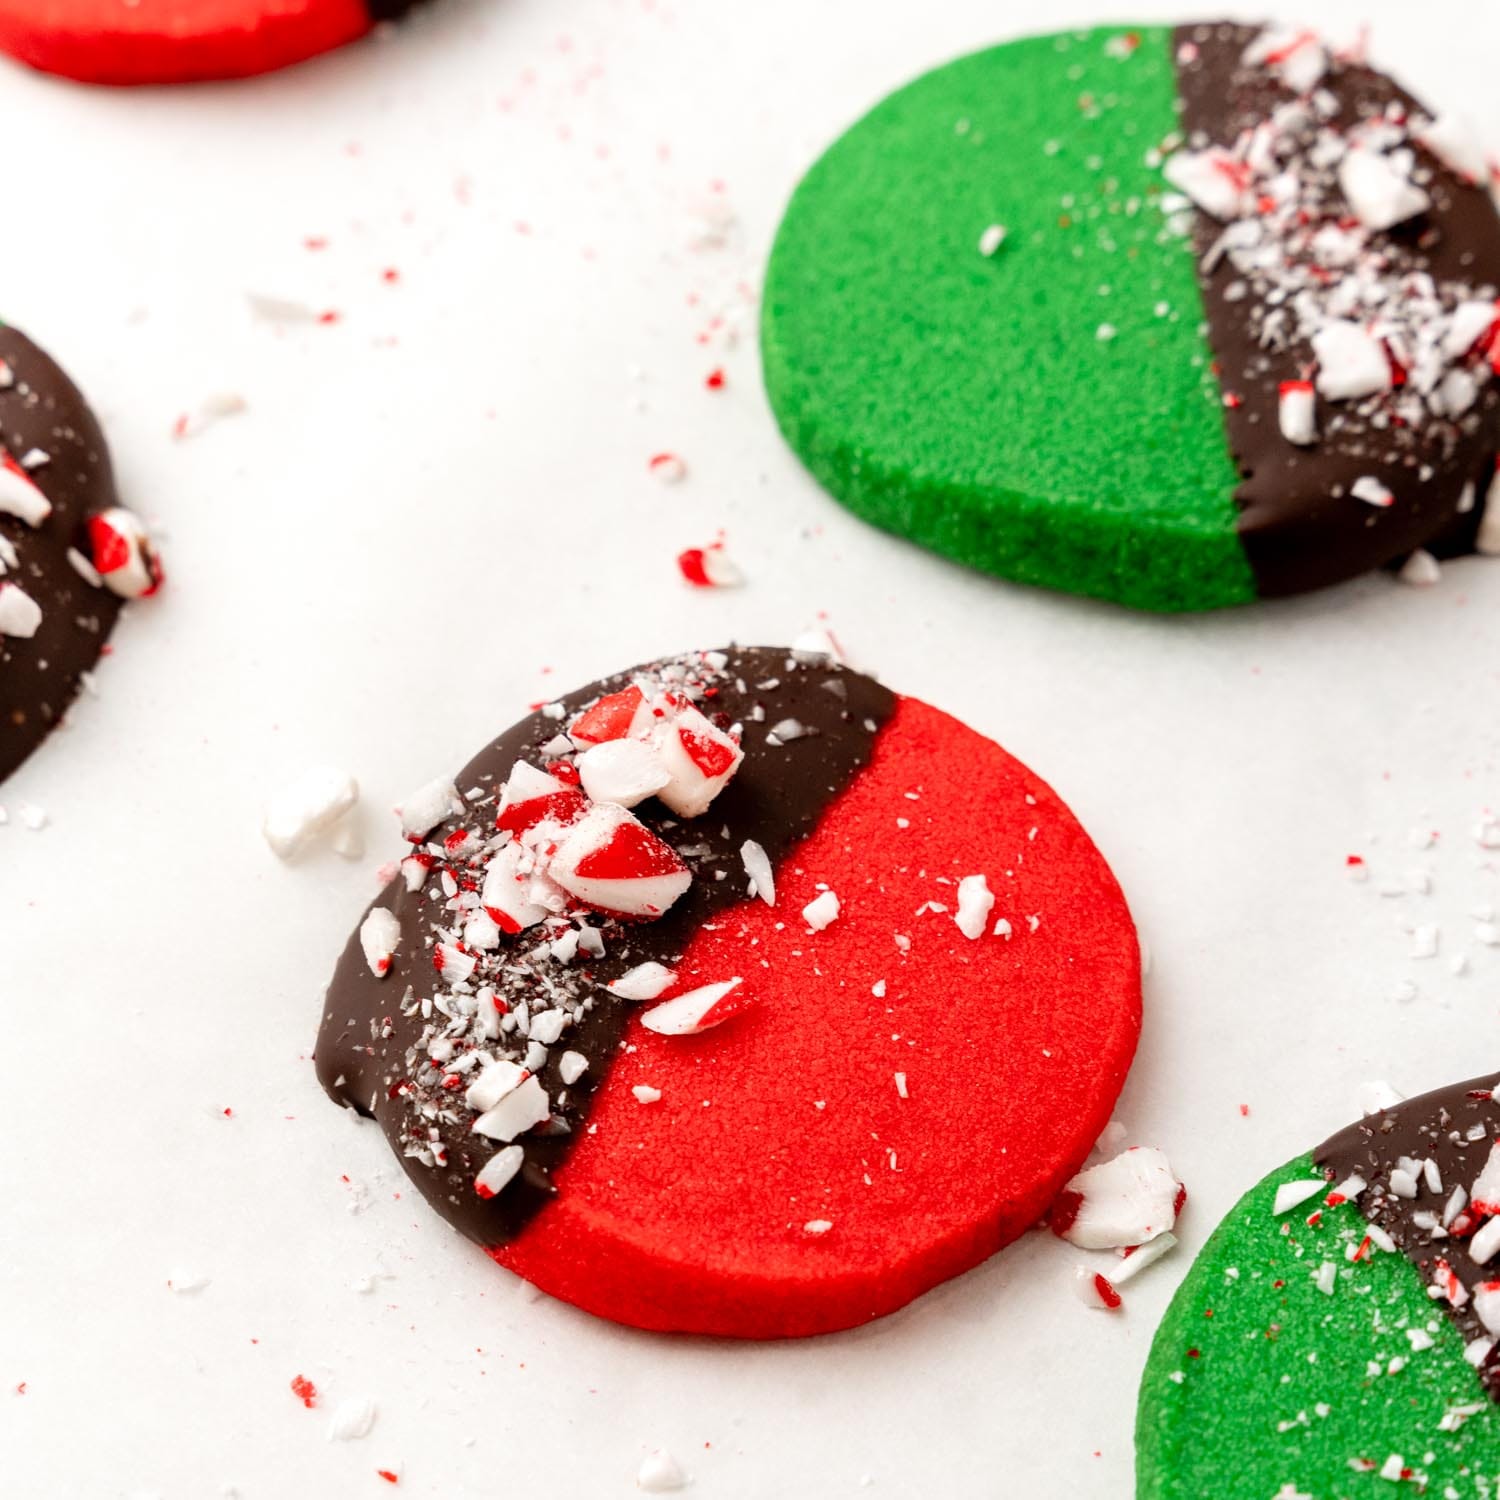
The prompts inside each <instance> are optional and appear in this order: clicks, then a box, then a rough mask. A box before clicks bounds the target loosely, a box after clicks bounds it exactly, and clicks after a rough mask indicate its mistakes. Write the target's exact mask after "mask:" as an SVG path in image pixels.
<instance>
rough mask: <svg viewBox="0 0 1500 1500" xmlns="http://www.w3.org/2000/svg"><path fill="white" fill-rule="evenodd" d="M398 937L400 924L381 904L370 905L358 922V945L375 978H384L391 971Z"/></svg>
mask: <svg viewBox="0 0 1500 1500" xmlns="http://www.w3.org/2000/svg"><path fill="white" fill-rule="evenodd" d="M400 937H401V924H400V923H399V922H398V921H397V920H396V918H395V916H394V914H393V913H391V912H390V911H388V910H386V908H385V907H383V906H372V907H371V908H370V910H369V912H368V913H367V914H366V916H365V919H364V921H363V922H361V923H360V924H359V946H360V948H361V949H363V951H364V955H365V962H366V963H367V964H369V966H370V972H371V973H372V974H373V975H374V976H375V977H376V978H377V979H384V978H385V976H386V975H387V974H389V973H390V972H391V959H392V957H393V956H394V955H395V952H396V944H397V942H398V940H399V939H400Z"/></svg>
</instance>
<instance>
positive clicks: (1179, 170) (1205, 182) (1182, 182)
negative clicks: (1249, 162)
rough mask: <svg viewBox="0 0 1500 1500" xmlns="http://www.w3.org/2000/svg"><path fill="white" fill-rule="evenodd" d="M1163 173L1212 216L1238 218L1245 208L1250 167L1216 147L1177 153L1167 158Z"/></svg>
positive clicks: (1226, 218) (1226, 219) (1227, 218)
mask: <svg viewBox="0 0 1500 1500" xmlns="http://www.w3.org/2000/svg"><path fill="white" fill-rule="evenodd" d="M1162 175H1163V176H1164V177H1165V178H1166V179H1167V181H1168V182H1170V183H1171V184H1172V186H1173V187H1175V188H1176V189H1177V190H1178V191H1179V192H1181V193H1186V194H1187V196H1188V197H1189V198H1191V199H1192V200H1193V202H1194V203H1196V204H1197V205H1198V207H1199V208H1201V209H1202V210H1203V212H1204V213H1206V214H1209V215H1211V216H1212V217H1213V218H1215V219H1221V220H1225V221H1228V220H1230V219H1237V218H1238V217H1239V216H1240V214H1241V213H1242V212H1243V211H1244V208H1245V193H1246V189H1247V188H1248V187H1249V185H1250V169H1249V168H1248V167H1247V166H1246V165H1245V163H1244V162H1242V161H1240V160H1239V158H1238V157H1236V156H1232V155H1231V154H1230V153H1229V152H1228V151H1224V150H1221V149H1220V148H1219V147H1217V146H1213V147H1210V148H1209V149H1208V150H1207V151H1178V152H1176V153H1175V154H1174V155H1173V156H1171V157H1169V158H1168V159H1167V162H1166V165H1165V166H1164V167H1163V168H1162Z"/></svg>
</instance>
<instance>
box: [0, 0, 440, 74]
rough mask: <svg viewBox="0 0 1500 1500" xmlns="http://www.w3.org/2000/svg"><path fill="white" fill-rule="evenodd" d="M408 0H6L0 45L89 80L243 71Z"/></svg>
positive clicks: (289, 59) (359, 26)
mask: <svg viewBox="0 0 1500 1500" xmlns="http://www.w3.org/2000/svg"><path fill="white" fill-rule="evenodd" d="M410 4H411V0H0V49H3V50H4V51H6V52H9V53H10V54H11V56H12V57H16V58H19V59H20V61H22V62H24V63H27V64H28V65H29V66H31V67H33V68H39V69H40V70H41V71H42V72H44V73H57V74H60V75H61V76H62V77H64V78H75V79H78V80H79V81H80V82H83V83H105V84H150V83H157V84H162V83H195V82H199V81H202V80H206V79H215V78H245V77H248V76H250V75H252V74H255V73H270V72H273V71H274V70H275V69H277V68H284V67H286V66H288V64H290V63H296V62H302V61H303V60H304V59H306V58H309V57H313V56H316V55H317V54H318V53H319V52H327V51H329V50H330V49H331V48H334V47H339V46H342V45H343V44H344V43H345V42H352V41H353V40H354V39H355V38H356V37H360V36H363V35H364V34H365V33H366V32H367V31H369V30H370V28H371V27H372V26H374V25H375V24H376V23H377V22H379V21H383V20H391V19H394V18H395V17H396V16H398V15H400V14H402V13H403V12H404V11H406V10H407V9H409V8H410Z"/></svg>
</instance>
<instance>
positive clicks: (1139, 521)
mask: <svg viewBox="0 0 1500 1500" xmlns="http://www.w3.org/2000/svg"><path fill="white" fill-rule="evenodd" d="M1170 43H1171V33H1170V31H1169V30H1168V29H1165V28H1148V27H1141V28H1125V27H1115V28H1109V29H1100V30H1096V31H1092V32H1087V33H1072V34H1067V35H1060V36H1042V37H1031V38H1027V39H1024V40H1021V41H1017V42H1011V43H1007V44H1005V45H1003V46H1000V47H996V48H993V49H990V50H988V51H985V52H980V53H974V54H971V55H969V56H966V57H962V58H959V59H957V60H956V61H954V62H952V63H949V64H947V65H946V66H944V67H941V68H938V69H936V70H935V71H933V72H930V73H927V74H925V75H923V76H922V77H920V78H918V79H916V80H915V81H914V82H912V83H910V84H908V85H907V86H906V87H905V88H903V89H900V90H898V91H897V92H896V93H894V94H892V95H890V96H889V97H887V98H886V99H885V100H883V101H882V102H881V103H880V104H878V105H877V106H876V107H875V108H874V109H873V110H872V111H871V112H870V113H869V114H868V115H866V116H865V117H864V118H863V119H862V120H860V121H859V122H858V123H857V124H855V125H854V126H853V127H851V129H850V130H848V131H847V132H846V133H845V134H844V135H843V136H842V137H841V138H840V139H839V140H838V141H836V142H835V143H834V144H833V145H832V146H831V147H830V148H829V149H828V151H827V152H825V154H824V155H823V156H822V157H821V158H820V160H819V161H818V162H817V163H815V165H814V166H813V167H812V168H811V170H810V171H809V172H808V173H807V175H806V177H805V178H804V179H803V181H802V182H801V184H800V185H799V186H798V188H797V189H796V191H795V193H794V194H793V196H792V199H791V202H790V204H789V205H788V208H787V210H786V214H785V216H784V218H783V221H782V225H781V228H780V230H779V231H778V234H777V237H776V241H775V244H774V246H773V249H772V254H771V258H770V263H769V265H768V268H767V274H766V285H765V295H764V299H763V305H762V329H761V335H762V359H763V364H764V371H765V380H766V389H767V393H768V396H769V399H770V402H771V406H772V409H773V411H774V413H775V416H776V420H777V422H778V424H779V425H780V427H781V430H782V432H783V434H784V435H785V437H786V439H787V441H788V443H789V444H790V445H791V447H792V449H793V450H794V451H795V452H796V453H797V455H798V456H799V457H800V458H801V460H802V462H803V463H804V464H805V466H806V467H807V468H808V470H809V471H810V472H811V473H812V475H813V476H814V477H815V478H816V479H817V480H818V481H819V483H820V484H822V485H823V486H824V487H825V488H826V489H828V490H829V491H830V492H831V493H832V494H833V495H834V496H835V497H836V498H837V499H839V500H840V501H842V502H843V503H844V504H845V505H846V506H848V507H849V509H851V510H853V511H855V512H856V513H857V514H859V515H860V516H862V517H864V518H865V519H866V520H868V521H871V522H873V523H874V524H875V525H877V526H880V527H882V528H884V529H885V530H888V531H891V532H894V533H896V534H898V535H900V536H904V537H906V538H908V539H910V540H912V541H915V542H918V543H921V544H922V545H924V546H927V547H929V548H931V549H933V550H934V551H937V552H940V553H943V554H945V555H947V556H949V557H952V558H955V559H957V560H959V561H961V562H964V563H968V564H970V565H972V566H974V567H977V568H981V569H983V570H986V571H988V572H991V573H995V574H999V575H1001V576H1003V577H1007V578H1011V579H1015V580H1017V581H1020V582H1023V583H1030V584H1037V585H1041V586H1044V587H1048V588H1052V589H1058V590H1062V591H1066V592H1071V593H1078V594H1086V595H1092V596H1095V597H1098V598H1104V599H1110V600H1114V601H1116V602H1119V603H1123V604H1127V605H1132V606H1136V607H1139V608H1142V609H1150V610H1161V611H1175V610H1198V609H1206V608H1212V607H1217V606H1223V605H1230V604H1239V603H1244V602H1247V601H1249V600H1251V599H1253V598H1255V596H1256V590H1255V585H1254V581H1253V577H1252V575H1251V572H1250V569H1249V566H1248V564H1247V562H1246V560H1245V556H1244V552H1243V548H1242V546H1241V544H1240V542H1239V540H1238V538H1237V537H1236V534H1235V529H1234V525H1235V505H1234V500H1233V492H1234V488H1235V485H1236V483H1237V479H1238V476H1237V473H1236V470H1235V467H1234V465H1233V462H1232V461H1231V458H1230V455H1229V450H1228V446H1227V441H1226V437H1225V432H1224V425H1223V418H1222V406H1221V402H1222V392H1221V390H1220V388H1219V386H1218V383H1217V381H1216V379H1215V378H1214V376H1213V374H1212V372H1211V368H1210V367H1211V364H1212V355H1211V353H1210V351H1209V349H1208V346H1207V343H1206V341H1205V337H1204V332H1203V303H1202V297H1201V293H1200V291H1199V289H1198V285H1197V280H1196V274H1195V269H1194V264H1193V259H1192V253H1191V250H1190V248H1189V246H1188V245H1187V243H1186V242H1185V241H1184V240H1182V239H1181V238H1180V237H1179V236H1177V235H1174V234H1173V233H1171V232H1170V231H1169V230H1168V228H1167V226H1166V223H1165V219H1164V217H1163V214H1162V212H1161V209H1160V206H1159V202H1160V196H1161V192H1162V187H1163V184H1162V180H1161V177H1160V173H1159V171H1158V170H1157V169H1155V168H1153V167H1151V166H1149V165H1148V164H1147V156H1148V153H1149V152H1150V151H1151V150H1152V149H1153V148H1154V147H1156V146H1157V145H1158V144H1159V143H1160V142H1161V141H1162V140H1163V139H1165V138H1166V137H1167V136H1169V135H1170V133H1171V132H1172V130H1173V129H1175V127H1176V124H1177V119H1176V112H1175V100H1176V89H1175V82H1174V73H1173V65H1172V58H1171V51H1170ZM992 223H994V224H1002V225H1004V226H1005V228H1006V231H1007V234H1006V238H1005V241H1004V243H1003V245H1002V246H1001V247H1000V249H999V251H998V252H997V253H996V254H994V255H993V256H989V257H986V256H985V255H983V254H982V253H981V252H980V250H979V245H978V242H979V238H980V236H981V234H982V233H983V231H984V230H985V228H986V227H987V226H988V225H990V224H992Z"/></svg>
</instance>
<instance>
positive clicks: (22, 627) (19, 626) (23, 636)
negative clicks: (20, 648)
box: [0, 583, 42, 641]
mask: <svg viewBox="0 0 1500 1500" xmlns="http://www.w3.org/2000/svg"><path fill="white" fill-rule="evenodd" d="M41 623H42V607H41V605H39V604H38V603H37V602H36V600H35V599H33V598H32V597H31V595H30V594H28V593H27V592H26V590H25V589H23V588H22V587H21V586H20V584H17V583H0V636H3V635H9V636H14V637H15V638H16V639H17V640H23V641H25V640H30V639H31V637H32V636H34V635H35V634H36V633H37V631H38V629H40V628H41Z"/></svg>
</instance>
